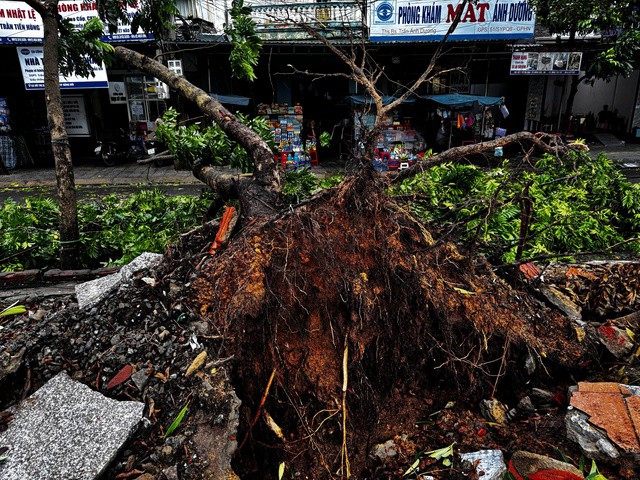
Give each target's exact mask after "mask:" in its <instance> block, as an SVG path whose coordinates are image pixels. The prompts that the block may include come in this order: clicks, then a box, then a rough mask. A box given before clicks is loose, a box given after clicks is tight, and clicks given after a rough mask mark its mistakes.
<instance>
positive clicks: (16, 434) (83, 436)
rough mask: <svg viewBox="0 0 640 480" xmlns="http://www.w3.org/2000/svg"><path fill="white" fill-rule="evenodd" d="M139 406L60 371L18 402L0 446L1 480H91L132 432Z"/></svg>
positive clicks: (110, 460) (138, 415)
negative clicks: (0, 460)
mask: <svg viewBox="0 0 640 480" xmlns="http://www.w3.org/2000/svg"><path fill="white" fill-rule="evenodd" d="M143 410H144V404H143V403H140V402H121V401H117V400H112V399H109V398H107V397H105V396H103V395H102V394H101V393H99V392H95V391H93V390H91V389H90V388H89V387H87V386H86V385H84V384H82V383H79V382H76V381H74V380H72V379H71V378H69V376H68V375H67V374H66V373H65V372H62V373H60V374H58V375H57V376H56V377H54V378H52V379H51V380H49V381H48V382H47V383H46V384H45V385H44V386H43V387H42V388H40V389H39V390H38V391H37V392H35V393H34V394H33V395H31V396H30V397H29V398H28V399H27V400H25V401H24V402H22V403H21V404H20V405H19V406H18V407H17V408H16V411H15V412H14V418H13V420H12V421H11V422H10V423H9V425H8V428H7V430H6V431H5V432H2V433H0V448H1V447H7V448H8V450H7V452H6V453H5V454H4V456H6V457H7V460H6V461H5V462H3V463H1V464H0V478H2V479H3V480H25V479H38V480H57V479H62V478H64V479H74V480H94V479H95V478H97V477H98V476H100V475H101V474H102V473H103V472H104V471H105V469H106V468H107V467H108V465H109V464H110V463H111V462H112V460H113V459H114V457H115V456H116V454H117V452H118V450H119V449H120V448H121V447H122V445H123V444H124V443H125V442H126V441H127V439H128V438H129V437H130V436H131V435H132V434H133V432H134V431H135V430H136V428H137V426H138V424H139V422H140V420H141V419H142V412H143Z"/></svg>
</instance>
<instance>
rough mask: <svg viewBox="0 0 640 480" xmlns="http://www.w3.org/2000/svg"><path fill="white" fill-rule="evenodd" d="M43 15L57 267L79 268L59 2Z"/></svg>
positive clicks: (49, 2) (76, 210) (55, 0)
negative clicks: (62, 85) (62, 89)
mask: <svg viewBox="0 0 640 480" xmlns="http://www.w3.org/2000/svg"><path fill="white" fill-rule="evenodd" d="M44 7H45V8H44V12H45V14H44V15H42V23H43V26H44V46H43V51H44V59H43V61H44V95H45V101H46V105H47V122H48V125H49V132H50V134H51V148H52V149H53V158H54V159H55V168H56V183H57V187H58V188H57V193H58V203H59V208H60V217H59V218H60V265H61V268H62V269H63V270H70V269H74V268H77V267H78V263H79V260H80V240H79V238H80V236H79V232H78V205H77V199H76V187H75V180H74V176H73V164H72V161H71V149H70V147H69V138H68V137H67V129H66V128H65V125H64V112H63V110H62V95H61V94H60V79H59V68H58V20H57V15H58V1H57V0H53V1H47V2H46V3H45V6H44Z"/></svg>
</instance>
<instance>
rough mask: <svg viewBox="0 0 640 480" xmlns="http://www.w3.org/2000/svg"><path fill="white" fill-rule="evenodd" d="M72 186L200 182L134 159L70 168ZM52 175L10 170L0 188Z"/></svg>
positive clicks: (52, 180) (43, 182)
mask: <svg viewBox="0 0 640 480" xmlns="http://www.w3.org/2000/svg"><path fill="white" fill-rule="evenodd" d="M219 168H220V170H221V171H224V172H227V173H229V174H239V173H240V172H239V171H237V170H232V169H230V168H228V167H219ZM342 170H344V169H343V168H342V167H341V166H340V165H338V164H335V163H332V162H328V163H326V164H325V165H319V166H315V167H313V168H311V172H312V173H313V174H315V175H316V176H318V177H319V178H324V177H327V176H331V175H335V174H337V173H339V172H340V171H342ZM73 172H74V175H75V181H76V185H136V184H149V185H155V184H158V185H160V184H178V185H202V182H201V181H200V180H198V179H197V178H195V177H194V176H193V174H192V173H191V171H188V170H175V169H174V168H173V165H167V166H163V167H156V166H155V165H153V164H149V165H138V164H137V163H135V162H129V163H123V164H122V165H116V166H115V167H105V166H104V165H101V164H98V163H92V164H88V165H87V164H83V165H80V166H76V167H74V169H73ZM55 185H56V174H55V170H54V168H53V167H48V168H25V169H16V170H11V171H10V172H9V175H0V187H13V188H18V187H53V186H55Z"/></svg>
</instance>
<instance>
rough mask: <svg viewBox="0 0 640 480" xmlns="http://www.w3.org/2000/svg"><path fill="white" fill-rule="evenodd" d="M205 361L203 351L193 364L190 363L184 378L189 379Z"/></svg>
mask: <svg viewBox="0 0 640 480" xmlns="http://www.w3.org/2000/svg"><path fill="white" fill-rule="evenodd" d="M206 361H207V352H206V351H205V350H203V351H202V352H200V353H199V354H198V356H197V357H196V358H195V359H194V360H193V362H191V365H189V368H187V373H185V377H187V378H189V377H190V376H191V375H193V374H194V373H195V372H196V371H197V370H198V369H199V368H200V367H202V365H204V362H206Z"/></svg>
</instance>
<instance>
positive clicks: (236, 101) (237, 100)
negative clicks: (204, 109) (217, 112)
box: [209, 93, 251, 107]
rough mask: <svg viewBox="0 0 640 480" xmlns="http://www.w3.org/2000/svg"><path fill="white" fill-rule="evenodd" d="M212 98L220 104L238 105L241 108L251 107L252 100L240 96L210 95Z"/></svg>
mask: <svg viewBox="0 0 640 480" xmlns="http://www.w3.org/2000/svg"><path fill="white" fill-rule="evenodd" d="M209 96H210V97H213V98H215V99H216V100H218V101H219V102H220V103H224V104H227V105H238V106H241V107H246V106H247V105H249V101H250V100H251V99H250V98H249V97H241V96H240V95H230V94H229V95H220V94H217V93H210V94H209Z"/></svg>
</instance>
